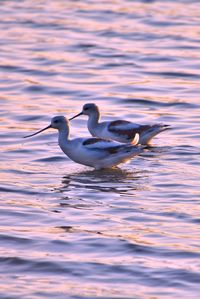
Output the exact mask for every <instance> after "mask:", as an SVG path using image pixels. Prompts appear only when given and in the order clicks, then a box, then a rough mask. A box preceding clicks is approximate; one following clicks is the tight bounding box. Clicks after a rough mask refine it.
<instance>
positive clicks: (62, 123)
mask: <svg viewBox="0 0 200 299" xmlns="http://www.w3.org/2000/svg"><path fill="white" fill-rule="evenodd" d="M48 128H55V129H58V144H59V146H60V148H61V150H62V151H63V152H64V153H65V154H66V155H67V156H68V157H69V158H70V159H71V160H73V161H74V162H77V163H79V164H83V165H86V166H90V167H94V168H95V169H102V168H110V167H113V166H116V165H118V164H120V163H123V162H126V161H128V160H130V159H131V158H133V157H134V156H136V155H138V154H140V153H141V152H142V151H143V150H142V148H141V147H138V146H134V145H130V144H121V143H118V142H115V141H111V140H105V139H101V138H75V139H69V122H68V120H67V119H66V118H65V117H64V116H56V117H54V118H52V120H51V125H50V126H48V127H47V128H44V129H42V130H41V131H44V130H46V129H48ZM41 131H39V132H37V133H40V132H41ZM37 133H34V134H32V135H29V136H27V137H30V136H33V135H36V134H37Z"/></svg>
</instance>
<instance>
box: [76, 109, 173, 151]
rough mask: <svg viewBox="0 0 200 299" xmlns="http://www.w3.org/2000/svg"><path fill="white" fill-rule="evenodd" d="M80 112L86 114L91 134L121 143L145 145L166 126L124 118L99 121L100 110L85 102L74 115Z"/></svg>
mask: <svg viewBox="0 0 200 299" xmlns="http://www.w3.org/2000/svg"><path fill="white" fill-rule="evenodd" d="M81 114H85V115H88V122H87V127H88V130H89V132H90V134H91V135H92V136H94V137H100V138H106V139H112V140H115V141H118V142H121V143H132V144H142V145H147V144H149V143H150V141H151V139H152V138H153V137H154V136H155V135H157V134H158V133H160V132H162V131H164V130H166V129H167V128H168V126H167V125H163V124H154V125H139V124H135V123H132V122H130V121H126V120H115V121H105V122H100V111H99V109H98V107H97V106H96V105H95V104H85V105H84V106H83V110H82V112H81V113H79V114H78V115H76V116H79V115H81ZM76 116H74V117H72V118H71V119H73V118H75V117H76ZM138 134H139V135H138ZM138 137H139V138H138Z"/></svg>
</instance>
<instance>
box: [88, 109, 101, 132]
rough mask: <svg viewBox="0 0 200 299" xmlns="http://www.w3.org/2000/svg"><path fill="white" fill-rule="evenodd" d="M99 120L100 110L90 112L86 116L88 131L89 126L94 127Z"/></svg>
mask: <svg viewBox="0 0 200 299" xmlns="http://www.w3.org/2000/svg"><path fill="white" fill-rule="evenodd" d="M99 120H100V112H99V111H95V113H93V114H91V115H90V116H89V118H88V129H89V131H90V129H91V128H95V127H96V126H97V125H98V123H99Z"/></svg>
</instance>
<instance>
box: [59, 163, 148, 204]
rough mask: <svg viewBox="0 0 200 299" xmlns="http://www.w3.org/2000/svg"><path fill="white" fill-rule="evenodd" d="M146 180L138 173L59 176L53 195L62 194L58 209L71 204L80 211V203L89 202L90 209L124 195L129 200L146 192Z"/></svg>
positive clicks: (145, 175)
mask: <svg viewBox="0 0 200 299" xmlns="http://www.w3.org/2000/svg"><path fill="white" fill-rule="evenodd" d="M146 180H148V173H147V172H146V171H142V170H138V169H128V170H127V169H121V168H114V169H106V170H85V171H81V172H75V173H71V174H67V175H65V176H63V179H62V182H61V186H60V187H59V188H57V190H56V191H57V192H59V193H61V194H62V196H61V200H62V203H61V205H66V204H67V205H68V204H70V205H71V204H73V205H76V208H84V206H85V205H84V203H85V202H87V203H88V200H90V204H92V206H93V207H94V205H99V204H101V203H102V201H105V198H106V199H107V200H110V201H112V200H113V199H115V198H116V197H120V196H122V195H125V194H126V195H127V196H128V195H130V196H133V195H134V192H136V191H137V190H146V185H147V184H146ZM108 193H109V195H108ZM77 200H78V202H79V204H78V203H77ZM77 204H78V205H77ZM90 207H91V206H90ZM88 208H89V207H88Z"/></svg>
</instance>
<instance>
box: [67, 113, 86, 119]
mask: <svg viewBox="0 0 200 299" xmlns="http://www.w3.org/2000/svg"><path fill="white" fill-rule="evenodd" d="M82 114H83V112H80V113H79V114H76V115H75V116H73V117H71V118H69V120H72V119H74V118H76V117H78V116H80V115H82Z"/></svg>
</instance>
